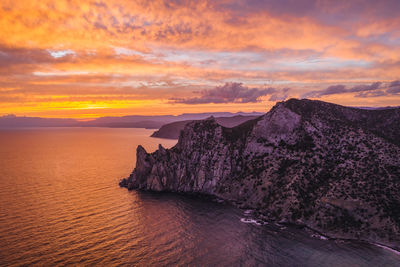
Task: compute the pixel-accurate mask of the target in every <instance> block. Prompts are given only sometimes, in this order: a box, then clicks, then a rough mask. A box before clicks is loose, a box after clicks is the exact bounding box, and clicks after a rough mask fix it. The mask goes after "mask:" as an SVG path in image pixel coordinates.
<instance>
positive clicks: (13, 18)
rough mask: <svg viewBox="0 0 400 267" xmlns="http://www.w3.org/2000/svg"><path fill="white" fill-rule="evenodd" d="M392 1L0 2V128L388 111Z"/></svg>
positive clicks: (399, 85)
mask: <svg viewBox="0 0 400 267" xmlns="http://www.w3.org/2000/svg"><path fill="white" fill-rule="evenodd" d="M399 10H400V1H398V0H381V1H376V0H373V1H372V0H352V1H348V0H336V1H330V0H302V1H300V0H279V1H268V0H264V1H261V0H248V1H245V0H221V1H215V0H214V1H208V0H204V1H189V0H187V1H185V0H173V1H166V0H165V1H164V0H152V1H142V0H137V1H134V0H113V1H111V0H109V1H101V0H97V1H96V0H90V1H86V0H57V1H53V0H51V1H49V0H41V1H32V0H17V1H15V0H1V1H0V116H1V115H6V114H16V115H18V116H41V117H71V118H93V117H100V116H122V115H132V114H143V115H161V114H181V113H185V112H193V113H197V112H217V111H230V112H237V111H244V112H249V111H261V112H266V111H268V110H269V109H270V108H271V107H272V106H273V105H274V104H275V102H276V101H283V100H285V99H288V98H292V97H296V98H310V99H319V100H323V101H328V102H333V103H337V104H342V105H349V106H399V105H400V16H399V15H398V11H399Z"/></svg>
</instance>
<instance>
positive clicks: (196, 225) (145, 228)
mask: <svg viewBox="0 0 400 267" xmlns="http://www.w3.org/2000/svg"><path fill="white" fill-rule="evenodd" d="M151 133H152V130H147V129H115V128H19V129H1V130H0V266H71V265H72V266H400V255H399V254H398V253H396V252H394V251H391V250H389V249H386V248H383V247H378V246H375V245H372V244H367V243H363V242H356V241H338V240H336V241H335V240H324V239H323V238H319V237H318V236H312V235H311V234H310V233H309V232H307V231H305V230H302V229H297V228H293V227H288V226H282V225H279V224H275V223H273V222H270V223H268V224H265V225H262V224H259V223H257V221H255V220H254V218H252V217H251V214H252V212H251V211H246V210H241V209H238V208H235V207H233V206H231V205H230V204H229V203H219V202H217V201H214V200H213V199H209V198H205V197H199V196H188V195H181V194H173V193H154V192H138V191H128V190H127V189H125V188H120V187H119V186H118V182H119V180H120V179H121V178H124V177H127V176H129V174H130V173H131V171H132V170H133V168H134V166H135V161H136V147H137V146H138V145H143V146H144V147H145V149H146V150H147V151H148V152H152V151H154V150H156V149H157V147H158V144H162V145H163V146H164V147H167V148H169V147H172V146H174V145H175V144H176V142H177V141H176V140H165V139H157V138H151V137H149V136H150V134H151Z"/></svg>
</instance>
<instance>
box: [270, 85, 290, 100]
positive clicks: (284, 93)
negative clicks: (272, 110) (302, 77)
mask: <svg viewBox="0 0 400 267" xmlns="http://www.w3.org/2000/svg"><path fill="white" fill-rule="evenodd" d="M289 91H290V88H283V89H282V90H281V91H280V92H276V93H273V94H272V95H271V96H270V97H269V99H268V101H272V102H275V101H284V100H286V99H287V98H288V97H289Z"/></svg>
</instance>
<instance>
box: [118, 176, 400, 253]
mask: <svg viewBox="0 0 400 267" xmlns="http://www.w3.org/2000/svg"><path fill="white" fill-rule="evenodd" d="M127 181H128V180H127V178H123V179H121V180H120V182H119V186H120V187H124V188H128V184H127ZM125 183H126V185H125ZM128 190H136V191H139V192H140V191H143V192H152V193H156V194H162V193H172V194H179V195H184V196H192V197H198V198H200V199H204V200H209V201H213V202H216V203H224V204H228V205H232V206H234V207H236V208H238V209H240V210H242V211H243V212H244V214H245V215H247V216H248V215H250V214H252V216H251V217H250V216H249V217H248V219H249V221H243V220H241V221H242V222H243V223H254V224H256V225H258V226H263V225H272V224H275V225H276V226H278V227H282V226H284V227H285V226H290V227H294V228H297V229H304V230H306V231H307V232H309V236H310V237H311V238H316V239H321V240H330V241H345V242H361V243H365V244H369V245H373V246H377V247H380V248H383V249H385V250H388V251H390V252H392V253H394V254H396V255H400V248H399V249H396V248H395V247H393V246H391V245H390V244H385V243H381V242H373V241H369V240H365V239H357V238H343V237H339V236H335V234H334V233H327V232H323V231H320V230H317V229H315V228H313V227H311V226H309V225H307V224H304V223H302V224H301V223H294V222H285V221H278V220H271V219H267V216H266V214H264V213H262V212H261V211H260V210H258V209H256V208H252V207H247V206H243V205H242V203H238V202H236V201H233V200H229V199H224V198H221V197H219V196H216V195H212V194H205V193H199V192H179V191H176V192H175V191H155V190H143V189H132V188H131V189H129V188H128ZM249 211H250V212H249ZM242 219H243V218H242ZM284 229H285V228H281V230H284Z"/></svg>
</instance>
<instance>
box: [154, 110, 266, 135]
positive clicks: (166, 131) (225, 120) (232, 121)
mask: <svg viewBox="0 0 400 267" xmlns="http://www.w3.org/2000/svg"><path fill="white" fill-rule="evenodd" d="M259 116H260V115H257V116H254V115H253V116H244V115H237V116H233V117H217V118H215V120H216V122H217V123H218V124H219V125H221V126H224V127H227V128H232V127H235V126H237V125H239V124H242V123H243V122H246V121H248V120H252V119H255V118H257V117H259ZM190 122H193V120H185V121H176V122H171V123H168V124H165V125H163V126H161V128H160V129H159V130H157V131H155V132H154V133H153V134H152V135H151V137H157V138H166V139H178V138H179V134H180V132H181V131H182V130H183V128H184V127H185V125H186V124H188V123H190Z"/></svg>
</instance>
